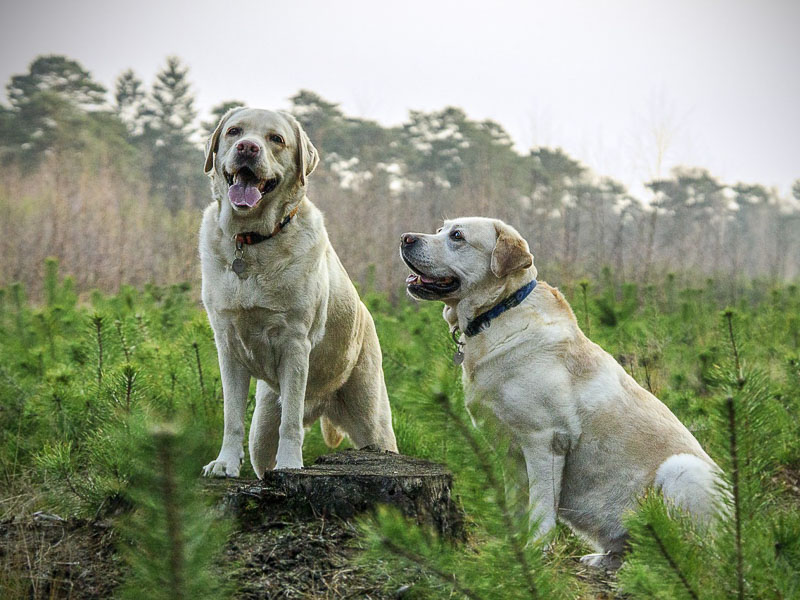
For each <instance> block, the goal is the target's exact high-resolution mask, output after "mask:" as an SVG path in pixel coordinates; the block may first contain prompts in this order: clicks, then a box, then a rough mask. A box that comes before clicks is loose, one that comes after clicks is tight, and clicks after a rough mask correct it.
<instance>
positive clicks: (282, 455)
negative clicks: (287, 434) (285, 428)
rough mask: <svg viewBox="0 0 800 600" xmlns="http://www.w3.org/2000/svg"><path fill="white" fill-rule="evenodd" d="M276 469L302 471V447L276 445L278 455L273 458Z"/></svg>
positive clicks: (288, 444)
mask: <svg viewBox="0 0 800 600" xmlns="http://www.w3.org/2000/svg"><path fill="white" fill-rule="evenodd" d="M275 468H276V469H302V468H303V446H302V444H292V443H290V442H287V443H284V442H283V440H281V441H280V442H279V443H278V455H277V456H276V458H275Z"/></svg>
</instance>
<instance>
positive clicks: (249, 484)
mask: <svg viewBox="0 0 800 600" xmlns="http://www.w3.org/2000/svg"><path fill="white" fill-rule="evenodd" d="M452 482H453V476H452V474H451V473H450V472H449V471H448V470H447V469H446V468H445V467H444V466H442V465H440V464H436V463H431V462H428V461H425V460H421V459H418V458H412V457H409V456H403V455H401V454H395V453H393V452H384V451H380V450H374V449H369V448H365V449H362V450H344V451H342V452H336V453H334V454H328V455H325V456H321V457H320V458H319V459H317V461H316V462H315V463H314V464H313V465H310V466H308V467H306V468H304V469H302V470H301V471H271V472H268V473H266V474H265V476H264V479H263V480H262V481H258V480H212V481H210V482H208V484H207V486H208V487H209V488H211V489H214V490H219V491H220V492H221V495H222V499H221V502H222V506H223V508H224V509H225V510H226V511H230V512H232V513H234V514H235V515H237V516H238V517H239V518H240V520H243V521H250V522H255V523H257V522H259V521H260V520H261V519H262V518H263V517H264V516H269V517H274V516H275V514H276V513H290V514H291V515H292V516H294V517H295V518H304V519H307V518H317V517H321V516H335V517H339V518H341V519H350V518H351V517H353V516H354V515H357V514H359V513H363V512H367V511H369V510H372V509H374V508H375V507H376V506H377V505H379V504H387V505H390V506H394V507H396V508H398V509H399V510H400V511H401V512H402V513H403V514H405V515H406V516H408V517H411V518H413V519H415V520H416V521H417V522H418V523H426V524H429V525H432V526H433V527H434V528H435V529H436V530H438V531H439V532H440V533H441V534H443V535H446V536H448V537H452V538H463V536H464V520H463V512H462V511H461V509H460V507H459V506H457V504H456V503H455V502H454V500H453V498H452V497H451V494H450V490H451V487H452Z"/></svg>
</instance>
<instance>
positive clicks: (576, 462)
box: [400, 217, 719, 568]
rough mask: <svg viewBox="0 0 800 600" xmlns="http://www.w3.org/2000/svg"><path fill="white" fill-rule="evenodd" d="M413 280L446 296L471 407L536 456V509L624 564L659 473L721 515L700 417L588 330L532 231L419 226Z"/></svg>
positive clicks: (694, 507) (529, 464) (414, 287)
mask: <svg viewBox="0 0 800 600" xmlns="http://www.w3.org/2000/svg"><path fill="white" fill-rule="evenodd" d="M400 254H401V256H402V258H403V260H404V261H405V263H406V264H407V265H408V266H409V267H410V268H411V270H412V274H411V275H409V276H408V278H407V280H406V284H407V288H408V292H409V294H410V295H411V296H413V297H415V298H420V299H423V300H441V301H442V302H444V304H445V308H444V318H445V320H446V321H447V323H448V324H449V326H450V329H451V332H452V333H453V336H454V339H455V338H456V337H457V336H460V342H459V346H458V348H459V349H458V351H457V352H456V355H455V358H456V362H457V363H458V362H462V381H463V384H464V392H465V397H466V403H467V408H468V410H469V411H470V413H471V414H472V415H473V416H475V415H476V413H479V414H480V415H482V416H489V417H490V418H491V419H492V420H494V421H495V422H499V424H500V425H501V427H502V428H503V429H504V430H505V431H506V432H508V433H509V434H510V435H511V436H512V439H513V442H514V443H515V445H518V446H519V448H520V450H521V452H522V455H523V457H524V460H525V465H526V468H527V478H528V485H529V498H530V507H531V518H532V519H533V520H534V522H538V523H539V529H538V532H537V533H536V537H537V538H541V537H543V536H545V535H546V534H547V533H548V532H549V531H550V530H551V529H552V528H553V527H554V526H555V524H556V518H559V519H561V520H563V521H565V522H566V523H568V524H569V525H570V526H571V527H572V528H573V530H575V531H576V532H578V533H580V534H582V535H583V536H584V537H586V538H588V539H589V540H590V541H591V542H593V543H594V545H595V546H596V548H597V551H598V554H593V555H588V556H585V557H584V558H583V559H582V560H583V562H585V563H587V564H590V565H592V566H598V567H606V568H613V567H616V566H619V563H620V555H621V553H622V551H623V550H624V545H625V538H626V531H625V529H624V527H623V524H622V515H623V513H624V512H625V511H627V510H629V509H632V508H634V507H635V505H636V499H637V497H639V496H641V494H642V493H643V492H644V491H645V490H646V489H647V488H648V487H650V486H653V487H656V488H659V489H660V490H661V491H662V492H663V494H664V496H665V497H666V498H667V499H668V500H670V501H671V502H673V503H674V504H676V505H678V506H680V507H682V508H683V509H685V510H687V511H689V512H690V513H692V514H694V515H696V516H698V517H699V518H700V519H701V520H703V521H707V520H708V519H709V518H710V517H711V516H712V515H713V514H714V512H715V511H716V508H717V493H718V492H717V490H718V489H719V488H718V473H719V470H718V468H717V466H716V465H715V464H714V461H713V460H711V458H709V456H708V454H706V453H705V452H704V451H703V449H702V448H701V447H700V444H699V443H698V442H697V440H696V439H695V438H694V437H693V436H692V434H691V433H689V431H688V430H687V429H686V427H684V426H683V424H681V422H680V421H679V420H678V419H677V418H676V417H675V415H673V414H672V413H671V412H670V410H669V409H668V408H667V407H666V406H665V405H664V404H662V403H661V402H660V401H659V400H658V399H657V398H656V397H655V396H653V395H652V394H650V393H649V392H647V391H646V390H644V389H643V388H642V387H640V386H639V385H638V384H637V383H636V381H635V380H634V379H633V378H632V377H630V376H629V375H628V374H627V373H626V372H625V370H624V369H623V368H622V367H621V366H620V365H619V364H618V363H617V362H616V361H615V360H614V358H612V357H611V355H609V354H608V353H607V352H605V351H604V350H603V349H602V348H600V346H598V345H597V344H594V343H593V342H591V341H590V340H589V339H588V338H587V337H586V336H585V335H584V334H583V333H582V332H581V330H580V328H579V327H578V323H577V321H576V320H575V316H574V315H573V313H572V310H571V309H570V307H569V305H568V304H567V302H566V300H565V299H564V297H563V296H562V295H561V293H560V292H559V291H558V290H557V289H555V288H553V287H550V286H549V285H547V284H546V283H544V282H538V283H537V281H536V275H537V273H536V267H534V266H533V256H532V255H531V253H530V252H529V250H528V244H527V243H526V242H525V240H524V239H522V237H521V236H520V235H519V233H517V231H516V230H514V229H513V228H512V227H510V226H508V225H506V224H505V223H503V222H502V221H498V220H495V219H485V218H477V217H473V218H463V219H454V220H450V221H446V222H445V223H444V227H442V228H441V229H440V230H439V231H438V232H437V233H436V234H427V235H426V234H418V233H406V234H403V236H402V239H401V248H400Z"/></svg>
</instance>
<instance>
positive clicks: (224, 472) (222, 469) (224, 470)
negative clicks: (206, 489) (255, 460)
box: [203, 454, 242, 477]
mask: <svg viewBox="0 0 800 600" xmlns="http://www.w3.org/2000/svg"><path fill="white" fill-rule="evenodd" d="M241 465H242V460H241V459H240V458H237V457H230V456H228V457H226V456H224V455H223V454H220V455H219V456H218V457H217V460H212V461H211V462H210V463H208V464H207V465H206V466H205V467H203V477H238V476H239V469H240V468H241Z"/></svg>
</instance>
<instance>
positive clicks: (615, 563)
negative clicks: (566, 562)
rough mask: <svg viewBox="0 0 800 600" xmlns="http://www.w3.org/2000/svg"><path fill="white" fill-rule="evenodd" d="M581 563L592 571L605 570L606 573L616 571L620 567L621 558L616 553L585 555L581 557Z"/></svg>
mask: <svg viewBox="0 0 800 600" xmlns="http://www.w3.org/2000/svg"><path fill="white" fill-rule="evenodd" d="M581 562H582V563H583V564H585V565H586V566H587V567H592V568H594V569H605V570H606V571H616V570H617V569H619V568H620V567H621V566H622V556H621V555H619V554H617V553H616V552H607V553H606V554H587V555H586V556H581Z"/></svg>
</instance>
